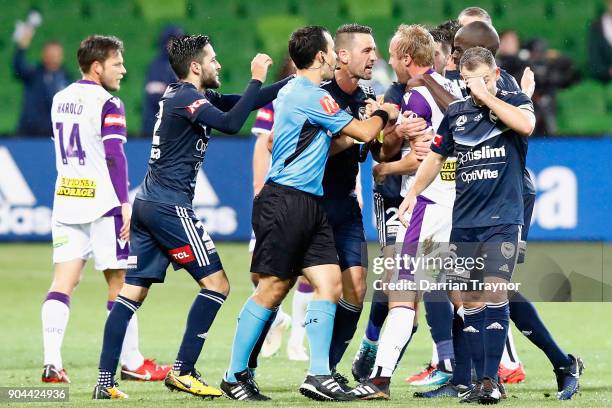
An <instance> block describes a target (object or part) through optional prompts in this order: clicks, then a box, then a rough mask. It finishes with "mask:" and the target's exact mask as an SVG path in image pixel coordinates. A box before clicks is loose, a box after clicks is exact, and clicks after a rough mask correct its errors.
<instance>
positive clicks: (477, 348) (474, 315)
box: [455, 306, 486, 380]
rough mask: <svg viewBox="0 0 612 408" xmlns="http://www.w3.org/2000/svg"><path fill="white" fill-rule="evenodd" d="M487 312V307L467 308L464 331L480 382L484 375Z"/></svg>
mask: <svg viewBox="0 0 612 408" xmlns="http://www.w3.org/2000/svg"><path fill="white" fill-rule="evenodd" d="M485 311H486V307H485V306H482V307H477V308H473V309H468V308H465V323H464V325H465V328H464V329H463V332H464V333H465V338H466V339H467V341H468V344H469V350H470V357H471V358H472V363H473V365H474V369H475V370H476V377H477V378H478V379H479V380H480V379H482V376H483V373H484V360H485V355H484V354H485V350H484V348H485V343H484V333H483V332H484V320H485ZM455 358H456V357H455Z"/></svg>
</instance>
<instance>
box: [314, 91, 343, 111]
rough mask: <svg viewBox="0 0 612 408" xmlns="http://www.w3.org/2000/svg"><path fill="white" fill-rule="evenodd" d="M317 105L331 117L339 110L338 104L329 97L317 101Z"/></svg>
mask: <svg viewBox="0 0 612 408" xmlns="http://www.w3.org/2000/svg"><path fill="white" fill-rule="evenodd" d="M319 103H320V104H321V106H322V107H323V110H324V111H325V112H326V113H327V114H328V115H333V114H335V113H336V112H338V111H339V110H340V106H339V105H338V103H337V102H336V101H335V100H334V98H332V97H331V96H329V95H325V96H324V97H322V98H321V99H319Z"/></svg>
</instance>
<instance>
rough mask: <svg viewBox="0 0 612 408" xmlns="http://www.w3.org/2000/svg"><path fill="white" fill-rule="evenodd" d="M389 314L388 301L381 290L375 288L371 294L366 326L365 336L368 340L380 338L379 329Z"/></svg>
mask: <svg viewBox="0 0 612 408" xmlns="http://www.w3.org/2000/svg"><path fill="white" fill-rule="evenodd" d="M388 314H389V301H388V297H387V295H385V292H383V291H382V290H376V291H374V293H373V294H372V305H371V306H370V317H369V319H368V326H367V327H366V332H365V335H366V338H367V339H368V340H370V341H378V339H380V331H381V330H382V326H383V324H384V323H385V319H386V318H387V315H388Z"/></svg>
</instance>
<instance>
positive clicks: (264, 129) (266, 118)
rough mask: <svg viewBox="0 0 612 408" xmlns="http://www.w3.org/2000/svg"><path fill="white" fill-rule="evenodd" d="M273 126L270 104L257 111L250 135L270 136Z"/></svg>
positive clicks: (272, 112) (272, 109) (272, 106)
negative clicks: (261, 134)
mask: <svg viewBox="0 0 612 408" xmlns="http://www.w3.org/2000/svg"><path fill="white" fill-rule="evenodd" d="M273 125H274V105H273V104H272V102H270V103H269V104H267V105H266V106H264V107H263V108H260V109H259V110H258V111H257V116H256V117H255V123H253V127H252V128H251V133H256V134H260V133H263V134H270V132H271V131H272V126H273Z"/></svg>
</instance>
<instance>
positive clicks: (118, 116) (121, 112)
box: [100, 97, 127, 143]
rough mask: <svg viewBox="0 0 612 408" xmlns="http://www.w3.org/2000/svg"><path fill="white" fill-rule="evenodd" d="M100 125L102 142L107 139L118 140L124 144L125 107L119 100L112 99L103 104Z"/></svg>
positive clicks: (125, 134)
mask: <svg viewBox="0 0 612 408" xmlns="http://www.w3.org/2000/svg"><path fill="white" fill-rule="evenodd" d="M101 124H102V129H101V132H100V133H101V135H102V141H105V140H109V139H120V140H121V141H123V142H124V143H125V142H126V141H127V124H126V121H125V107H124V106H123V102H121V99H119V98H117V97H112V98H110V99H109V100H107V101H106V102H105V103H104V105H103V106H102V117H101Z"/></svg>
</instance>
